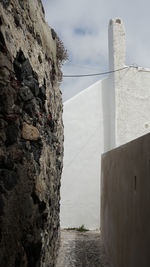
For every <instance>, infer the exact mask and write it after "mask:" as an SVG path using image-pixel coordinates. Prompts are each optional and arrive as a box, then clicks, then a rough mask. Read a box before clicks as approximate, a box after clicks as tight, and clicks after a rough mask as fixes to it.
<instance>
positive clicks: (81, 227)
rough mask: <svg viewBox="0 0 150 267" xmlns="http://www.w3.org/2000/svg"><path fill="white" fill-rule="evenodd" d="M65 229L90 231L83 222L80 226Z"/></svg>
mask: <svg viewBox="0 0 150 267" xmlns="http://www.w3.org/2000/svg"><path fill="white" fill-rule="evenodd" d="M65 230H68V231H71V230H72V231H73V230H74V231H78V232H86V231H89V230H88V229H86V228H85V226H84V224H82V225H81V226H79V227H77V228H76V227H72V228H71V227H70V228H66V229H65Z"/></svg>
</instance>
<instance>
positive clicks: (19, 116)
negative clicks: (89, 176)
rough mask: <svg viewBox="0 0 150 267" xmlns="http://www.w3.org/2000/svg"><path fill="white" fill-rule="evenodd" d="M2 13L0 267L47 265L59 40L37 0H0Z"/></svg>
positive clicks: (51, 243)
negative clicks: (46, 21)
mask: <svg viewBox="0 0 150 267" xmlns="http://www.w3.org/2000/svg"><path fill="white" fill-rule="evenodd" d="M0 11H1V12H0V266H4V267H5V266H7V267H14V266H15V267H19V266H20V267H22V266H24V267H25V266H31V267H32V266H34V267H36V266H43V267H48V266H49V267H50V266H51V267H52V266H54V265H55V259H56V255H57V248H58V240H59V201H60V194H59V190H60V177H61V171H62V157H63V125H62V99H61V93H60V90H59V88H58V85H57V81H58V78H59V77H60V74H61V71H60V69H59V67H58V61H57V53H56V41H57V40H55V37H54V36H52V33H53V31H52V33H51V30H50V28H49V27H48V25H47V24H46V23H45V20H44V11H43V7H42V4H41V1H39V0H33V1H31V0H30V1H29V0H26V1H20V0H17V1H16V0H11V1H7V0H0ZM34 12H35V13H34ZM33 14H34V17H32V16H33ZM35 16H36V18H38V19H37V20H35ZM37 29H40V30H39V31H38V30H37ZM41 32H42V33H43V32H44V33H45V35H42V34H41ZM47 36H49V37H47ZM43 38H44V39H43ZM47 38H49V39H47Z"/></svg>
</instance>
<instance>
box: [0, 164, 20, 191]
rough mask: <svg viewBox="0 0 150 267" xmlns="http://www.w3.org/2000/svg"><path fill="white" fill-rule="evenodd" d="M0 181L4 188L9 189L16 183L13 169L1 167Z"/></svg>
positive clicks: (16, 177)
mask: <svg viewBox="0 0 150 267" xmlns="http://www.w3.org/2000/svg"><path fill="white" fill-rule="evenodd" d="M0 181H2V182H3V185H4V187H5V189H6V190H8V191H10V190H12V189H13V188H14V187H15V185H16V184H17V181H18V175H17V173H16V172H15V171H10V170H6V169H1V170H0Z"/></svg>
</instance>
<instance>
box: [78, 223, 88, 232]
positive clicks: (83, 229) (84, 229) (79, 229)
mask: <svg viewBox="0 0 150 267" xmlns="http://www.w3.org/2000/svg"><path fill="white" fill-rule="evenodd" d="M77 231H79V232H86V231H88V229H86V228H85V226H84V224H82V225H81V226H80V227H78V228H77Z"/></svg>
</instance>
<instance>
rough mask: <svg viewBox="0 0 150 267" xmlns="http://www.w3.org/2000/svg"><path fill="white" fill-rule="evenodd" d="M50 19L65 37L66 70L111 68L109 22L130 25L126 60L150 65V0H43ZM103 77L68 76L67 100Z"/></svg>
mask: <svg viewBox="0 0 150 267" xmlns="http://www.w3.org/2000/svg"><path fill="white" fill-rule="evenodd" d="M42 2H43V5H44V8H45V13H46V20H47V22H48V23H49V25H50V26H51V27H52V28H54V29H55V31H56V32H57V33H58V35H59V37H60V38H61V39H62V40H63V42H64V45H65V47H66V49H67V51H68V55H69V60H68V62H67V63H66V64H65V65H64V67H63V73H64V74H88V73H97V72H103V71H108V23H109V20H110V19H111V18H114V17H119V18H121V19H122V20H123V22H124V25H125V28H126V43H127V56H126V64H127V65H131V64H137V65H138V66H142V67H150V1H149V0H42ZM101 78H103V77H101V76H100V77H98V76H97V77H92V78H91V77H84V78H64V79H63V82H62V85H61V90H62V92H63V99H64V101H65V100H67V99H69V98H70V97H72V96H74V95H75V94H77V93H78V92H80V91H81V90H83V89H85V88H86V87H88V86H90V85H91V84H92V83H94V82H95V81H97V80H99V79H101Z"/></svg>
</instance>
